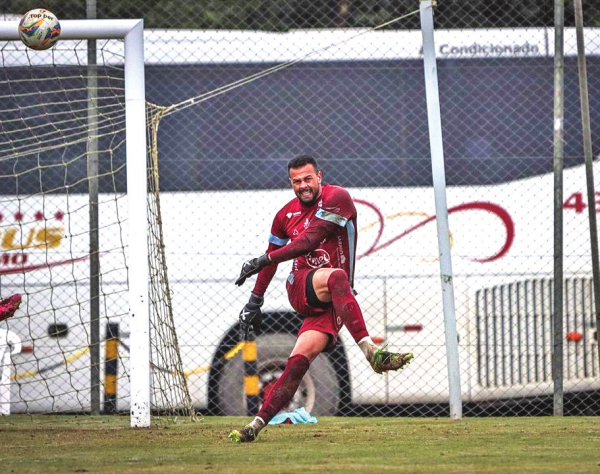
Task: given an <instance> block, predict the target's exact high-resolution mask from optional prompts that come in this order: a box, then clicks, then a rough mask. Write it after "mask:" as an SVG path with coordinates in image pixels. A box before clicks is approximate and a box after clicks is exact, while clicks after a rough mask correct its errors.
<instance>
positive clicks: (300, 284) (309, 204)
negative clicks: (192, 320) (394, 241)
mask: <svg viewBox="0 0 600 474" xmlns="http://www.w3.org/2000/svg"><path fill="white" fill-rule="evenodd" d="M288 173H289V179H290V182H291V184H292V188H293V190H294V193H295V194H296V198H295V199H293V200H292V201H290V202H289V203H287V204H286V205H285V206H283V208H282V209H281V210H280V211H279V212H278V213H277V215H276V216H275V219H274V221H273V225H272V227H271V235H270V237H269V247H268V249H267V253H265V254H264V255H262V256H261V257H258V258H254V259H252V260H249V261H248V262H246V263H244V265H243V266H242V271H241V274H240V276H239V278H238V279H237V281H236V282H235V283H236V285H242V284H243V283H244V282H245V281H246V279H247V278H248V277H250V276H252V275H256V274H258V277H257V279H256V284H255V285H254V289H253V290H252V293H251V294H250V300H249V302H248V303H247V304H246V305H245V306H244V308H243V309H242V311H241V313H240V327H241V330H242V332H243V333H244V337H247V335H248V331H249V330H250V328H254V330H255V331H256V330H258V329H259V328H260V324H261V318H262V315H261V312H260V307H261V306H262V304H263V295H264V294H265V291H266V289H267V287H268V285H269V283H270V282H271V280H272V279H273V276H274V275H275V272H276V270H277V264H279V263H281V262H285V261H287V260H292V259H293V260H294V261H293V265H292V272H291V273H290V275H289V276H288V278H287V283H286V288H287V293H288V297H289V300H290V303H291V305H292V307H293V308H294V310H295V311H296V312H298V313H299V314H300V315H302V316H303V317H304V321H303V323H302V326H301V327H300V330H299V331H298V338H297V340H296V344H295V346H294V348H293V349H292V353H291V354H290V357H289V359H288V361H287V365H286V368H285V370H284V371H283V373H282V374H281V376H280V377H279V379H278V380H277V381H276V382H275V384H274V385H273V388H272V389H271V390H270V391H269V394H268V395H267V397H266V398H265V400H264V401H263V405H262V407H261V409H260V411H259V412H258V415H257V416H256V418H255V419H254V420H253V421H252V422H251V423H250V424H248V425H246V426H245V427H244V428H242V429H240V430H235V431H232V432H231V433H230V435H229V437H230V438H231V439H232V440H233V441H235V442H238V443H240V442H241V443H243V442H248V441H254V440H255V439H256V437H257V435H258V433H259V432H260V430H261V429H262V428H264V426H265V425H266V424H267V423H269V421H270V420H271V418H273V417H274V416H275V415H276V414H277V413H279V412H280V411H281V410H282V409H283V408H285V407H286V406H287V405H288V404H289V402H290V400H291V399H292V397H293V396H294V393H295V392H296V390H297V389H298V386H299V385H300V382H301V380H302V378H303V377H304V374H306V372H307V371H308V368H309V366H310V364H311V362H312V361H313V360H314V359H315V358H316V357H317V356H318V355H319V354H320V353H321V352H328V351H331V350H332V349H333V348H334V347H335V345H336V343H337V339H338V333H339V331H340V329H341V327H342V325H344V326H346V328H347V329H348V331H349V332H350V334H351V335H352V337H353V338H354V340H355V341H356V342H357V344H358V345H359V347H360V348H361V350H362V352H363V353H364V355H365V357H366V359H367V360H368V361H369V363H370V364H371V367H372V368H373V370H374V371H375V372H377V373H378V374H381V373H383V372H386V371H389V370H398V369H401V368H403V367H405V366H406V365H407V364H408V363H409V362H410V361H411V359H412V358H413V355H412V354H396V353H391V352H388V351H386V350H384V349H380V348H378V347H377V346H375V344H374V343H373V341H372V340H371V338H370V337H369V333H368V332H367V328H366V326H365V321H364V319H363V315H362V313H361V310H360V307H359V306H358V303H357V302H356V299H355V298H354V290H353V288H352V285H353V280H354V264H355V258H356V237H357V236H356V216H357V214H356V208H355V207H354V203H353V202H352V199H351V198H350V195H349V194H348V192H347V191H346V190H345V189H343V188H341V187H339V186H333V185H330V184H322V177H323V176H322V172H321V171H320V170H319V168H318V165H317V162H316V161H315V159H314V158H312V157H310V156H300V157H297V158H294V159H292V160H291V161H290V162H289V163H288ZM290 240H291V242H290V243H289V244H288V242H289V241H290ZM286 244H288V245H286Z"/></svg>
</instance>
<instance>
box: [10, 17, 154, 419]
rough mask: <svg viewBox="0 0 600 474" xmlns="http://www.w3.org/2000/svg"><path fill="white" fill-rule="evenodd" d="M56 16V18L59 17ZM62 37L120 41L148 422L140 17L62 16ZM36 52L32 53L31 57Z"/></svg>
mask: <svg viewBox="0 0 600 474" xmlns="http://www.w3.org/2000/svg"><path fill="white" fill-rule="evenodd" d="M59 20H60V19H59ZM60 24H61V30H62V31H61V36H60V39H59V43H60V41H61V40H88V39H122V40H124V43H125V60H124V69H125V81H124V83H125V85H124V87H125V104H126V106H125V109H126V110H125V124H126V155H127V190H128V195H129V196H128V213H129V216H128V218H129V228H130V229H132V231H131V232H130V235H129V239H130V240H129V255H128V269H129V317H130V318H129V319H130V331H131V339H130V344H131V353H130V357H131V362H130V364H131V366H130V367H131V409H130V411H131V426H132V427H147V426H150V406H151V405H150V403H151V400H150V323H149V296H148V278H149V275H148V273H149V270H148V242H147V231H148V230H147V228H148V221H147V173H146V101H145V86H144V42H143V31H144V25H143V20H62V21H60ZM0 40H1V41H18V40H19V35H18V22H15V21H5V22H0ZM37 53H38V52H37V51H33V50H31V51H30V54H31V55H35V54H37Z"/></svg>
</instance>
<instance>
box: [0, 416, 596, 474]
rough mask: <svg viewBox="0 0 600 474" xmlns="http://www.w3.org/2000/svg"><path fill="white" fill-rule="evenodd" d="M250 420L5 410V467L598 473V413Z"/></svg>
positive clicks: (0, 453)
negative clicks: (252, 428)
mask: <svg viewBox="0 0 600 474" xmlns="http://www.w3.org/2000/svg"><path fill="white" fill-rule="evenodd" d="M247 421H248V418H219V417H207V418H204V419H203V420H202V421H199V422H197V423H186V424H180V425H175V424H169V425H163V426H161V427H156V428H151V429H135V430H133V429H130V428H128V423H129V420H128V418H126V417H87V416H52V417H33V418H32V417H29V416H23V415H16V416H10V417H5V418H2V417H0V472H3V473H12V472H14V473H31V472H40V473H41V472H43V473H54V472H60V473H66V472H169V473H170V472H213V473H217V472H226V473H238V472H239V473H245V474H250V473H302V472H322V473H329V472H333V473H339V472H351V473H356V472H364V473H381V472H415V473H420V472H443V473H453V472H460V473H468V472H489V473H492V472H493V473H503V472H565V473H567V472H568V473H573V472H593V473H600V448H599V446H600V418H588V417H585V418H584V417H581V418H577V417H568V418H549V417H548V418H480V419H465V420H462V421H452V420H449V419H431V418H430V419H422V418H321V419H319V423H318V424H316V425H282V426H273V427H268V428H267V431H266V432H265V431H263V432H262V433H261V435H260V437H259V439H258V440H257V441H256V442H255V443H251V444H243V445H236V444H233V443H230V442H229V441H228V440H227V434H228V433H229V431H230V430H231V429H232V428H237V427H240V426H242V425H243V424H245V423H246V422H247Z"/></svg>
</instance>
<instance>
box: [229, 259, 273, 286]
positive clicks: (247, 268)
mask: <svg viewBox="0 0 600 474" xmlns="http://www.w3.org/2000/svg"><path fill="white" fill-rule="evenodd" d="M270 264H271V261H270V260H269V257H268V256H267V254H264V255H261V256H260V257H257V258H253V259H251V260H248V261H247V262H246V263H244V264H243V265H242V271H241V273H240V276H239V278H238V279H237V280H236V281H235V284H236V285H237V286H242V285H243V284H244V282H245V281H246V278H248V277H251V276H252V275H256V274H257V273H258V272H260V271H261V270H262V268H263V267H266V266H267V265H270Z"/></svg>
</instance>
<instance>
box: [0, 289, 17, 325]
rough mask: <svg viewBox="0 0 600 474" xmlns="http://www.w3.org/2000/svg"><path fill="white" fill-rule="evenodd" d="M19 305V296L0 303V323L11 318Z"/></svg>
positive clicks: (13, 296)
mask: <svg viewBox="0 0 600 474" xmlns="http://www.w3.org/2000/svg"><path fill="white" fill-rule="evenodd" d="M20 305H21V295H12V296H10V297H9V298H6V299H4V300H2V301H0V321H4V320H5V319H8V318H10V317H12V315H13V314H15V311H17V309H19V306H20Z"/></svg>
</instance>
